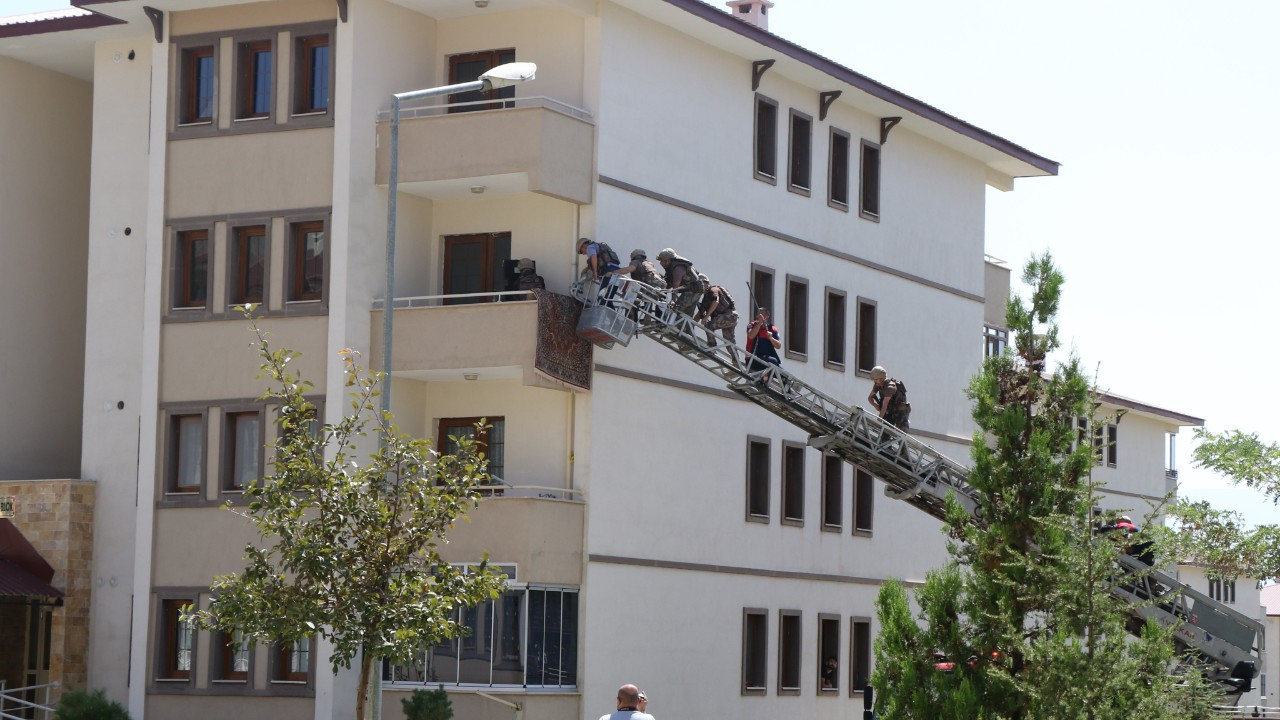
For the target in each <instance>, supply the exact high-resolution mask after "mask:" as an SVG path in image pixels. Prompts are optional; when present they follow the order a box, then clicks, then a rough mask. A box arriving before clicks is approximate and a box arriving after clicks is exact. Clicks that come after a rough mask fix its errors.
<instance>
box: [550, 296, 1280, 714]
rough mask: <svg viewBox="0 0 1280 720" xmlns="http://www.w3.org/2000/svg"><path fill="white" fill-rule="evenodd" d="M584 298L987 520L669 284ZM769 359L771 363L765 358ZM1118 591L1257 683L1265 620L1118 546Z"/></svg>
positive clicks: (764, 402)
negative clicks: (677, 302) (754, 355)
mask: <svg viewBox="0 0 1280 720" xmlns="http://www.w3.org/2000/svg"><path fill="white" fill-rule="evenodd" d="M572 294H573V296H574V298H575V299H577V300H578V301H579V302H581V303H582V304H583V306H584V307H583V311H582V315H581V317H580V318H579V321H578V335H579V336H581V337H583V338H585V339H586V340H589V341H591V342H592V343H595V344H596V345H598V346H601V347H604V348H610V347H613V345H614V344H615V343H621V344H622V345H623V346H626V345H628V344H629V343H630V342H631V339H632V338H633V337H635V336H636V335H645V336H648V337H650V338H652V339H653V340H656V341H657V342H659V343H661V344H662V345H663V346H664V347H666V348H668V349H669V350H672V351H673V352H676V353H679V354H680V355H682V356H683V357H684V358H685V359H687V360H689V361H690V362H692V363H694V364H696V365H698V366H699V367H701V368H703V369H705V370H707V371H708V372H711V373H713V374H715V375H716V376H717V377H719V378H720V379H721V380H723V381H724V382H725V383H726V384H727V386H728V388H729V390H731V391H733V392H735V393H737V394H738V395H741V396H742V397H744V398H746V399H747V400H750V401H751V402H753V403H755V404H757V405H759V406H761V407H763V408H764V409H766V410H768V411H769V412H771V413H773V414H774V415H777V416H778V417H781V418H783V419H784V420H787V421H788V422H790V423H791V424H793V425H795V426H796V427H798V428H800V429H802V430H804V431H805V432H807V433H808V434H809V445H810V446H811V447H814V448H816V449H818V450H821V451H824V452H829V453H832V454H835V455H838V456H840V457H841V458H842V459H844V460H846V461H847V462H850V463H852V464H854V465H858V466H860V467H862V468H864V469H866V470H867V471H868V472H870V473H872V474H873V475H875V476H876V477H878V478H880V479H881V480H882V481H884V484H885V489H884V492H885V494H886V495H888V496H889V497H891V498H895V499H898V500H902V501H904V502H907V503H910V504H911V505H914V506H916V507H917V508H919V509H921V510H923V511H924V512H926V513H928V514H929V515H931V516H933V517H935V518H937V519H939V520H945V519H946V518H945V507H946V505H945V503H946V498H947V496H948V495H950V496H953V497H954V498H955V499H956V501H957V502H959V503H960V504H961V506H963V507H964V508H965V509H967V510H968V511H969V514H970V517H971V519H972V522H974V523H975V524H978V525H982V524H984V520H983V517H982V512H983V507H982V502H981V498H980V496H979V494H978V492H977V491H976V490H974V488H973V487H972V486H970V485H969V483H968V479H967V471H966V470H965V468H964V467H962V466H961V465H959V464H958V463H956V462H954V461H953V460H951V459H950V458H948V457H946V456H944V455H943V454H942V453H940V452H938V451H937V450H935V449H933V448H932V447H930V446H929V445H926V444H925V443H923V442H920V441H919V440H916V439H915V438H913V437H911V436H910V435H907V434H906V433H904V432H902V431H901V430H898V429H897V428H895V427H893V426H892V425H889V424H888V423H886V422H884V421H883V420H882V419H880V418H879V417H878V416H876V415H875V414H872V413H867V412H864V411H863V410H862V409H860V408H857V407H852V408H851V407H848V406H846V405H844V404H843V403H840V402H839V401H837V400H835V399H833V398H831V397H829V396H827V395H825V394H823V393H822V392H820V391H819V390H817V389H816V388H814V387H813V386H811V385H809V384H808V383H806V382H804V381H803V380H800V379H799V378H797V377H795V376H793V375H791V374H790V373H788V372H787V371H785V370H783V369H782V368H779V367H775V366H772V365H766V364H764V363H758V365H757V369H752V367H751V364H750V360H751V357H750V356H749V355H748V354H747V353H746V351H745V350H744V349H743V348H741V347H738V346H735V345H728V344H726V343H725V342H724V340H723V339H717V340H715V341H709V340H708V339H707V338H708V337H709V335H710V331H708V330H707V329H706V328H705V327H704V326H702V325H701V324H700V323H698V322H696V321H695V320H694V319H693V318H692V317H690V316H689V315H686V314H683V313H680V312H678V311H676V310H675V307H674V305H673V303H672V294H671V292H670V291H666V290H658V289H656V288H654V287H651V286H649V285H645V284H644V283H640V282H637V281H634V280H631V279H630V278H624V277H613V278H612V279H611V280H610V282H609V283H607V284H606V286H605V287H604V288H603V289H602V288H601V287H600V283H599V282H598V281H590V282H586V283H580V284H575V285H574V286H573V289H572ZM759 365H764V367H762V368H761V367H759ZM1116 571H1117V572H1116V577H1115V584H1114V586H1113V587H1112V589H1111V592H1112V594H1113V595H1115V596H1116V597H1118V598H1121V599H1122V600H1125V601H1126V603H1127V604H1128V607H1129V613H1130V616H1131V619H1130V623H1129V625H1130V630H1131V631H1133V632H1135V633H1137V632H1139V631H1140V630H1141V627H1142V625H1143V624H1144V623H1145V622H1146V620H1147V619H1152V620H1155V621H1156V622H1158V623H1159V624H1160V625H1162V626H1164V627H1173V628H1175V630H1174V633H1175V638H1176V640H1177V642H1178V645H1179V646H1180V649H1182V650H1184V651H1186V652H1188V653H1189V654H1190V655H1191V656H1192V662H1194V663H1195V664H1196V665H1197V666H1199V669H1200V670H1201V671H1203V672H1204V673H1205V675H1206V677H1208V678H1209V679H1210V680H1212V681H1213V682H1215V683H1217V684H1219V685H1220V686H1221V687H1222V689H1223V690H1224V691H1226V692H1227V693H1228V694H1234V695H1237V696H1238V695H1239V694H1240V693H1243V692H1245V691H1247V690H1249V689H1250V688H1251V686H1252V679H1253V678H1254V677H1256V676H1257V674H1258V668H1259V667H1260V666H1261V663H1260V661H1259V658H1260V657H1261V650H1262V642H1263V627H1262V625H1261V624H1260V623H1258V622H1257V621H1256V620H1253V619H1251V618H1249V617H1246V616H1245V615H1243V614H1241V613H1239V612H1236V611H1235V610H1232V609H1231V608H1229V607H1227V606H1225V605H1223V604H1222V603H1220V602H1217V601H1216V600H1214V599H1212V598H1210V597H1209V596H1208V595H1205V594H1204V593H1201V592H1198V591H1197V590H1195V589H1193V588H1191V587H1189V586H1188V585H1186V584H1184V583H1182V582H1181V581H1179V580H1177V579H1175V578H1173V577H1172V576H1170V575H1167V574H1165V573H1163V572H1161V571H1159V570H1157V569H1155V568H1152V567H1150V566H1148V565H1146V564H1145V563H1143V562H1141V561H1140V560H1139V559H1138V558H1135V557H1131V556H1128V555H1121V556H1120V557H1119V558H1118V561H1117V567H1116Z"/></svg>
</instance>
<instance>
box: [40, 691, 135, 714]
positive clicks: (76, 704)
mask: <svg viewBox="0 0 1280 720" xmlns="http://www.w3.org/2000/svg"><path fill="white" fill-rule="evenodd" d="M53 720H129V711H128V710H125V709H124V706H123V705H121V704H120V703H118V702H115V701H114V700H111V699H109V698H107V693H106V691H104V690H103V689H101V688H99V689H97V690H94V691H93V692H87V691H85V690H72V691H70V692H68V693H66V694H65V695H63V696H62V700H60V701H59V702H58V709H57V710H55V711H54V713H53Z"/></svg>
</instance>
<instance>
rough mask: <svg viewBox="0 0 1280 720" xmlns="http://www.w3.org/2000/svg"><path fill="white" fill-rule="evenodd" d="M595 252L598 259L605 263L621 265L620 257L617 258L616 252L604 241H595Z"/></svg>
mask: <svg viewBox="0 0 1280 720" xmlns="http://www.w3.org/2000/svg"><path fill="white" fill-rule="evenodd" d="M596 254H597V255H599V256H600V259H601V260H602V261H604V262H605V263H607V264H610V265H618V266H621V265H622V261H621V259H619V258H618V253H616V252H614V251H613V248H611V247H609V246H608V245H607V244H605V243H596Z"/></svg>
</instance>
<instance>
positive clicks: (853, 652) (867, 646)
mask: <svg viewBox="0 0 1280 720" xmlns="http://www.w3.org/2000/svg"><path fill="white" fill-rule="evenodd" d="M871 645H872V635H871V618H869V617H864V616H859V615H851V616H850V617H849V661H848V663H847V665H848V668H849V697H861V696H862V694H863V689H864V688H866V686H867V685H869V684H870V683H871V662H872V654H871Z"/></svg>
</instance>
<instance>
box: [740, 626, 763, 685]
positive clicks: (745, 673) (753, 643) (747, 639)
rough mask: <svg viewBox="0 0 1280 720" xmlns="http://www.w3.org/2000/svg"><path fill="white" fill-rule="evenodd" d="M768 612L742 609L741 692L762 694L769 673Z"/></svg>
mask: <svg viewBox="0 0 1280 720" xmlns="http://www.w3.org/2000/svg"><path fill="white" fill-rule="evenodd" d="M768 653H769V613H768V612H767V611H765V610H761V609H758V608H743V610H742V694H743V695H764V694H765V693H766V692H767V691H768V682H769V679H768V675H769V655H768Z"/></svg>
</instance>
